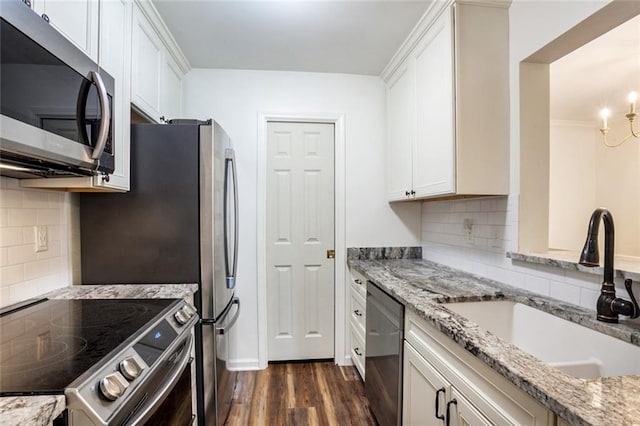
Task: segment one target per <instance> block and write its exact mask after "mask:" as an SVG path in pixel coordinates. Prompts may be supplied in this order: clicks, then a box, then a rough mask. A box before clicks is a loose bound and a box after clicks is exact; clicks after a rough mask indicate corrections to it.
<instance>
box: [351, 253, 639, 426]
mask: <svg viewBox="0 0 640 426" xmlns="http://www.w3.org/2000/svg"><path fill="white" fill-rule="evenodd" d="M349 265H350V266H351V267H352V268H354V269H355V270H357V271H359V272H360V273H362V274H363V275H365V276H366V277H367V279H369V280H371V281H373V282H375V283H376V284H377V285H378V286H380V287H382V288H383V289H384V290H386V291H387V292H388V293H389V294H390V295H391V296H393V297H394V298H395V299H397V300H398V301H399V302H401V303H403V304H404V305H405V306H406V307H407V308H408V309H411V310H413V311H414V312H416V313H417V314H418V315H419V316H420V317H422V318H423V319H425V320H426V321H428V322H429V323H430V324H432V325H433V326H435V327H436V328H437V329H439V330H440V331H442V332H443V333H445V334H446V335H448V336H449V337H451V338H452V339H453V340H454V341H456V342H457V343H458V344H459V345H461V346H462V347H464V348H465V349H466V350H468V351H469V352H470V353H471V354H473V355H474V356H475V357H477V358H479V359H480V360H482V361H483V362H485V363H486V364H487V365H488V366H490V367H491V368H493V369H494V370H495V371H497V372H498V373H500V374H501V375H502V376H504V377H506V378H507V379H508V380H510V381H511V382H512V383H514V384H515V385H516V386H518V387H519V388H520V389H522V390H523V391H525V392H526V393H527V394H529V395H531V396H532V397H534V398H535V399H536V400H538V401H539V402H540V403H542V404H543V405H544V406H546V407H547V408H549V409H550V410H552V411H553V412H555V413H556V414H557V415H559V416H560V417H562V418H564V419H565V420H567V421H568V422H569V423H571V424H578V425H613V424H616V425H632V424H640V376H621V377H605V378H595V379H580V378H576V377H573V376H570V375H568V374H566V373H564V372H561V371H560V370H557V369H555V368H552V367H550V366H548V365H546V364H544V363H543V362H542V361H540V360H539V359H537V358H535V357H533V356H531V355H529V354H527V353H525V352H524V351H522V350H520V349H518V348H517V347H515V346H514V345H512V344H510V343H507V342H505V341H504V340H501V339H500V338H498V337H496V336H494V335H493V334H491V333H489V332H487V331H485V330H482V329H481V328H480V327H478V326H477V325H475V324H473V323H471V322H470V321H467V320H466V319H465V318H463V317H461V316H460V315H457V314H455V313H452V312H451V311H449V310H447V309H446V308H445V307H443V306H441V303H447V302H465V301H483V300H512V301H516V302H521V303H523V304H526V305H529V306H533V307H535V308H537V309H540V310H543V311H546V312H548V313H551V314H554V315H556V316H559V317H561V318H564V319H567V320H569V321H572V322H575V323H578V324H581V325H584V326H586V327H589V328H592V329H595V330H598V331H601V332H603V333H606V334H609V335H612V336H615V337H617V338H619V339H621V340H624V341H626V342H630V343H632V344H635V345H638V346H640V326H638V325H637V323H636V324H634V323H629V322H626V323H625V322H621V324H606V323H602V322H599V321H596V320H595V312H594V311H590V310H588V309H584V308H581V307H578V306H575V305H571V304H569V303H565V302H562V301H558V300H555V299H551V298H548V297H544V296H540V295H537V294H534V293H530V292H527V291H525V290H521V289H518V288H515V287H511V286H508V285H505V284H502V283H499V282H496V281H492V280H489V279H486V278H483V277H480V276H476V275H472V274H469V273H465V272H462V271H458V270H455V269H452V268H449V267H446V266H443V265H439V264H436V263H433V262H429V261H426V260H422V259H398V260H359V259H349Z"/></svg>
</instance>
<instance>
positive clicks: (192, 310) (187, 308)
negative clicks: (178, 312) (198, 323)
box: [182, 305, 198, 318]
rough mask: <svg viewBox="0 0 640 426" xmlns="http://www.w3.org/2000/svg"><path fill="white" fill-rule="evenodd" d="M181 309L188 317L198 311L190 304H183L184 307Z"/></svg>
mask: <svg viewBox="0 0 640 426" xmlns="http://www.w3.org/2000/svg"><path fill="white" fill-rule="evenodd" d="M182 310H183V311H185V312H186V313H188V314H189V318H191V317H192V316H194V315H195V314H196V313H198V311H196V308H194V307H193V306H191V305H184V308H182Z"/></svg>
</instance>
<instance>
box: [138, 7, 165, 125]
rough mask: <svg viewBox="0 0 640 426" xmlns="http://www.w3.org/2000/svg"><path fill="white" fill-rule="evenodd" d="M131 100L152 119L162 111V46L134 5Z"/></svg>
mask: <svg viewBox="0 0 640 426" xmlns="http://www.w3.org/2000/svg"><path fill="white" fill-rule="evenodd" d="M132 44H133V47H132V58H131V102H132V103H133V104H134V105H135V106H137V107H138V108H139V109H140V110H141V111H142V112H144V113H145V114H147V115H148V116H149V117H150V118H152V119H153V120H154V121H156V122H159V121H160V115H161V112H160V111H161V108H162V105H161V101H160V92H161V78H160V77H161V75H160V72H161V70H162V62H163V57H164V56H163V55H164V49H163V46H162V41H161V40H160V37H158V35H157V34H156V33H155V31H154V29H153V27H152V26H151V24H150V23H149V22H148V21H147V18H146V17H145V16H144V14H143V13H142V11H141V10H140V9H139V8H138V7H137V6H135V7H134V8H133V42H132Z"/></svg>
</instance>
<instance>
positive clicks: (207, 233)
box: [80, 120, 240, 426]
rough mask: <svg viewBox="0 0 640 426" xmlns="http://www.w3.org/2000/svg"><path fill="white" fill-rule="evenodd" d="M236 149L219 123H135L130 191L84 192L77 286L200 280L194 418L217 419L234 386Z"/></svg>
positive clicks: (219, 420) (221, 416)
mask: <svg viewBox="0 0 640 426" xmlns="http://www.w3.org/2000/svg"><path fill="white" fill-rule="evenodd" d="M236 182H237V180H236V164H235V157H234V151H233V148H232V146H231V141H230V139H229V136H228V135H227V134H226V133H225V131H224V130H223V129H222V127H220V125H218V124H217V123H216V122H213V121H208V122H199V121H196V120H177V121H176V120H174V121H172V122H171V124H138V125H132V126H131V190H130V191H129V192H128V193H121V194H116V193H110V194H96V193H94V194H89V193H85V194H82V195H81V199H80V228H81V245H82V249H81V250H82V262H81V263H82V283H83V284H117V283H130V284H149V283H160V284H180V283H198V285H199V291H198V293H197V294H196V307H197V309H198V312H199V314H200V317H201V318H202V319H201V321H200V323H199V324H198V325H197V326H196V377H197V389H198V391H197V398H198V408H197V410H198V424H200V425H207V426H212V425H216V424H218V425H222V424H223V423H224V421H225V419H226V417H227V415H228V412H229V409H230V406H231V397H232V394H233V388H234V386H235V382H236V376H235V373H234V372H232V371H229V370H228V368H227V362H228V353H229V348H228V338H229V334H230V332H232V327H233V325H234V323H235V321H236V319H237V317H238V315H239V312H240V302H239V300H238V298H237V297H235V293H234V289H235V284H236V270H237V257H238V243H237V242H238V203H237V200H238V191H237V183H236Z"/></svg>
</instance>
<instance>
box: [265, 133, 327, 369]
mask: <svg viewBox="0 0 640 426" xmlns="http://www.w3.org/2000/svg"><path fill="white" fill-rule="evenodd" d="M267 134H268V138H267V233H266V234H267V238H266V251H267V254H266V258H267V299H268V302H267V310H268V314H267V317H268V325H267V330H268V336H269V339H268V353H269V360H270V361H275V360H294V359H318V358H333V356H334V347H333V345H334V260H333V259H329V258H328V257H327V251H328V250H333V249H334V125H333V124H327V123H284V122H269V123H268V125H267Z"/></svg>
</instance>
